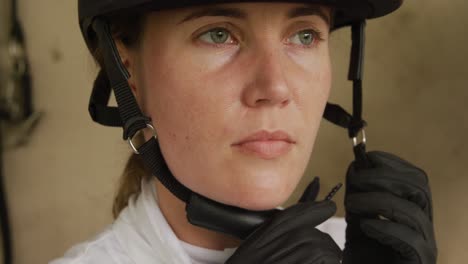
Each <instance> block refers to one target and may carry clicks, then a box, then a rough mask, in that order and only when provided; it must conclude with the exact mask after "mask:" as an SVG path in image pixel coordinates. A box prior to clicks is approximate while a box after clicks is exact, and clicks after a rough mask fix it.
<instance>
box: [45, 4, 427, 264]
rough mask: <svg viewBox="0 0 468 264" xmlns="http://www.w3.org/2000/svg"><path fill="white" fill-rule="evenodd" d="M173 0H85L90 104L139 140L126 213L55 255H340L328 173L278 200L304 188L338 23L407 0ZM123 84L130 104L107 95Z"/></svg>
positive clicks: (110, 258)
mask: <svg viewBox="0 0 468 264" xmlns="http://www.w3.org/2000/svg"><path fill="white" fill-rule="evenodd" d="M160 2H161V1H138V2H137V1H91V0H89V1H85V0H81V1H79V7H80V20H81V21H80V23H81V26H82V30H83V33H84V36H85V39H86V41H87V44H88V46H89V48H90V50H91V51H92V53H93V55H94V57H95V58H96V60H97V61H98V63H99V64H100V66H101V67H102V69H103V71H101V72H100V74H99V76H98V78H97V80H96V83H95V89H94V92H93V97H92V100H91V105H90V106H91V108H90V111H91V114H92V116H93V119H95V120H96V121H98V122H100V123H103V124H106V125H114V126H116V125H121V126H122V127H124V138H125V139H128V140H129V143H130V145H131V147H132V148H133V150H134V151H135V153H136V154H135V155H133V156H132V157H131V158H130V160H129V162H128V164H127V168H126V170H125V173H124V176H123V180H122V185H121V187H120V189H119V193H118V195H117V197H116V200H115V204H114V215H115V217H116V220H115V222H114V224H113V225H112V226H111V227H110V228H109V229H108V230H106V231H104V232H103V233H102V234H100V235H99V236H98V237H97V238H95V239H94V240H92V241H89V242H86V243H83V244H81V245H78V246H76V247H74V248H73V249H72V250H71V251H70V252H69V253H67V255H66V257H65V258H63V259H61V260H57V261H55V262H53V263H54V264H57V263H225V262H226V263H254V262H256V263H334V264H336V263H340V261H341V250H340V249H339V247H338V246H337V245H336V243H335V242H334V240H333V239H332V238H331V237H330V236H329V235H328V234H326V233H323V232H321V231H319V230H318V229H316V226H317V225H319V224H321V223H322V222H324V221H325V220H327V219H329V218H330V217H331V216H333V214H334V213H335V210H336V208H335V205H334V203H333V202H331V201H330V200H325V201H315V198H316V192H317V184H316V182H315V183H314V184H312V185H311V186H310V188H308V189H307V191H306V193H305V194H304V196H303V198H302V199H301V202H299V203H298V204H296V205H294V206H292V207H290V208H287V209H285V210H283V211H279V210H273V209H272V208H276V207H278V206H280V205H281V204H282V203H284V202H285V201H286V199H287V198H288V197H289V196H290V195H291V193H292V192H293V190H294V189H295V188H296V186H297V184H298V182H299V180H300V178H301V177H302V175H303V173H304V170H305V167H306V165H307V162H308V160H309V156H310V153H311V151H312V148H313V145H314V141H315V137H316V134H317V130H318V127H319V124H320V120H321V117H322V115H323V111H324V108H325V106H326V103H327V99H328V95H329V91H330V87H331V69H330V68H331V67H330V57H329V49H328V39H329V34H330V31H331V30H332V29H335V28H337V27H340V26H344V25H347V24H350V23H351V22H353V21H355V20H356V21H360V20H363V19H366V18H371V17H376V16H381V15H384V14H387V13H389V12H391V11H393V10H394V9H396V8H397V7H398V6H399V5H400V4H401V2H400V1H391V0H388V1H380V3H377V1H283V2H277V1H276V2H275V1H263V2H252V3H245V1H242V2H241V1H239V3H236V1H171V2H164V3H160ZM194 2H196V3H194ZM229 2H233V3H229ZM350 2H353V4H351V5H350ZM317 3H320V4H317ZM103 87H104V88H103ZM110 87H112V88H113V89H114V92H115V94H116V97H117V102H118V104H119V112H117V110H116V109H112V108H105V109H104V108H103V107H102V105H101V104H102V102H104V103H105V102H106V101H107V100H108V95H109V89H110ZM106 89H107V90H106ZM103 91H104V95H102V94H100V93H102V92H103ZM130 91H131V92H130ZM133 98H135V100H136V101H134V99H133ZM135 102H136V103H137V104H136V103H135ZM117 114H118V115H117ZM116 116H117V118H116ZM140 131H142V132H143V133H139V132H140ZM156 135H157V141H156V140H155V138H156ZM139 136H141V137H142V139H140V141H142V142H146V143H144V144H142V145H139V146H137V144H136V141H137V140H138V137H139ZM153 136H154V137H153ZM137 154H141V158H140V157H139V156H138V155H137ZM142 163H145V165H146V166H143V165H142ZM152 174H153V175H154V176H156V177H158V179H159V181H156V180H155V179H154V177H153V176H152ZM384 215H385V214H384ZM338 225H339V224H338ZM348 263H350V262H348ZM415 263H416V262H415ZM423 263H426V264H428V262H423Z"/></svg>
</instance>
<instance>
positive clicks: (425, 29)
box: [0, 0, 468, 264]
mask: <svg viewBox="0 0 468 264" xmlns="http://www.w3.org/2000/svg"><path fill="white" fill-rule="evenodd" d="M0 1H2V0H0ZM3 1H4V0H3ZM19 3H20V9H21V16H22V19H23V23H24V25H25V30H26V35H27V41H28V52H29V55H30V60H31V64H32V70H33V74H34V75H33V77H34V89H35V102H36V104H37V108H38V109H39V110H41V111H43V112H44V116H43V119H42V121H41V123H40V124H39V126H38V127H37V129H36V131H35V133H34V134H33V136H32V137H31V139H30V142H29V144H28V145H27V146H24V147H21V148H16V149H9V150H7V152H6V155H5V164H6V168H5V175H6V179H5V181H6V186H7V193H8V198H9V204H10V211H11V218H12V225H13V226H12V227H13V230H12V231H13V234H14V243H15V256H16V263H18V264H29V263H46V262H47V261H48V260H50V259H52V258H54V257H58V256H60V255H61V254H63V252H64V251H65V250H66V249H67V248H69V247H70V246H71V245H73V244H75V243H77V242H79V241H83V240H84V239H87V238H90V237H91V236H93V235H94V234H96V233H97V232H98V231H100V230H102V229H103V228H104V226H105V225H107V224H109V223H110V222H111V214H110V212H111V202H112V195H113V193H114V191H115V186H116V181H117V179H118V176H119V174H120V172H121V170H122V167H123V164H124V161H125V159H126V156H127V155H128V154H129V152H130V151H129V150H128V147H127V146H126V144H125V143H124V142H122V141H121V131H120V130H119V129H110V128H103V127H100V126H97V125H95V124H93V123H91V121H90V119H89V118H88V114H87V103H88V96H89V93H90V89H91V86H90V85H91V82H92V80H93V77H94V75H95V68H94V65H93V63H92V61H91V59H90V58H89V56H88V55H87V50H86V48H85V46H84V43H83V41H82V39H81V36H80V33H79V30H78V26H77V14H76V13H77V11H76V5H77V4H76V1H53V0H42V1H33V0H20V1H19ZM466 10H468V2H466V1H464V0H450V1H436V0H426V1H422V0H413V1H406V3H405V6H404V7H403V8H402V9H401V10H400V11H399V12H398V13H397V14H395V15H394V16H392V17H388V18H385V19H382V20H380V21H373V22H370V23H369V26H368V29H369V30H368V43H367V48H368V49H367V54H366V64H365V83H364V86H365V117H366V119H367V120H368V122H369V124H370V126H369V128H368V129H367V134H368V140H369V148H370V149H379V150H385V151H389V152H393V153H397V154H399V155H401V156H402V157H404V158H406V159H408V160H410V161H412V162H413V163H415V164H417V165H419V166H420V167H422V168H424V169H425V170H426V171H427V172H428V174H429V175H430V178H431V181H432V189H433V194H434V205H435V221H436V229H437V237H438V242H439V248H440V258H439V263H443V264H449V263H463V262H464V261H466V259H467V258H468V251H467V250H466V245H467V244H468V228H466V227H465V224H466V223H468V212H467V211H468V210H467V207H466V204H467V203H468V195H466V191H465V189H466V188H467V187H468V175H467V173H466V169H467V165H466V161H468V146H467V140H466V135H467V134H468V116H467V114H466V113H467V110H468V104H467V103H466V102H467V100H468V66H467V63H466V62H465V60H467V59H468V51H467V44H468V34H467V33H468V32H467V29H466V28H467V26H468V18H467V17H466V14H465V12H466ZM349 44H350V41H349V37H348V31H347V30H343V31H340V32H336V33H335V35H334V36H333V39H332V53H333V61H334V63H335V66H334V70H335V78H334V79H335V83H334V91H333V94H332V101H334V102H339V103H341V104H344V105H346V106H347V107H350V98H351V97H350V95H351V86H350V83H348V82H346V81H345V79H346V71H347V58H348V53H349V50H348V46H349ZM351 158H352V155H351V147H350V142H349V140H348V139H347V137H346V132H345V131H344V130H342V129H339V128H336V127H333V126H332V125H330V124H328V123H323V127H322V130H321V132H320V135H319V138H318V141H317V146H316V149H315V150H314V153H313V156H312V160H311V164H310V168H309V170H308V173H307V175H309V176H310V177H308V178H307V179H304V181H303V182H304V183H305V182H306V181H307V180H309V179H311V178H312V176H313V175H320V176H321V177H322V182H323V185H324V187H323V188H324V192H326V191H328V190H329V189H330V188H331V187H332V185H334V184H335V183H336V182H337V181H343V179H344V173H345V171H346V167H347V165H348V163H349V162H350V160H351ZM302 189H303V188H300V190H298V192H301V191H302ZM342 195H343V191H341V193H340V196H338V198H337V201H340V199H342ZM297 196H298V194H295V195H294V197H293V198H292V200H295V199H296V198H297Z"/></svg>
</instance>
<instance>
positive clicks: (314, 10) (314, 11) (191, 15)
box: [181, 3, 331, 25]
mask: <svg viewBox="0 0 468 264" xmlns="http://www.w3.org/2000/svg"><path fill="white" fill-rule="evenodd" d="M254 11H267V12H269V13H270V14H274V13H277V14H279V15H283V16H285V17H286V18H288V19H292V18H296V17H301V16H318V17H320V18H322V19H323V20H324V21H325V22H327V24H328V25H330V20H331V17H330V16H331V10H330V7H328V6H322V5H315V4H285V3H282V4H281V3H250V4H247V3H239V4H221V5H206V6H201V7H196V8H192V10H190V11H187V10H186V11H185V12H187V13H188V14H187V15H186V16H185V17H184V19H183V20H182V21H181V22H186V21H189V20H192V19H196V18H200V17H203V16H226V17H233V18H238V19H248V18H249V16H250V15H252V13H253V12H254Z"/></svg>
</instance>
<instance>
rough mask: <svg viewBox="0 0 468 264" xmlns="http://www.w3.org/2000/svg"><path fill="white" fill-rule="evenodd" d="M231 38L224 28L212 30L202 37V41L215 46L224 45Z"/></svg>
mask: <svg viewBox="0 0 468 264" xmlns="http://www.w3.org/2000/svg"><path fill="white" fill-rule="evenodd" d="M230 38H231V34H230V33H229V32H228V31H227V30H226V29H224V28H215V29H212V30H210V31H208V32H206V33H204V34H202V35H201V36H200V39H201V40H203V41H205V42H208V43H214V44H224V43H226V42H227V41H228V40H229V39H230Z"/></svg>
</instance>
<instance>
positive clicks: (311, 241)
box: [266, 228, 342, 263]
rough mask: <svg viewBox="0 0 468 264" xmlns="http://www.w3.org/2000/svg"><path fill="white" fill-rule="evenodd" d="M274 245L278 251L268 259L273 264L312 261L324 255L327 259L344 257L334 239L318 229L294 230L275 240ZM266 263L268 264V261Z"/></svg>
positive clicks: (270, 246)
mask: <svg viewBox="0 0 468 264" xmlns="http://www.w3.org/2000/svg"><path fill="white" fill-rule="evenodd" d="M272 243H275V245H274V248H276V250H274V251H272V252H271V253H270V254H269V257H268V259H269V260H271V262H273V263H296V261H298V260H310V259H311V258H312V256H315V257H319V256H320V257H324V255H326V256H327V258H330V257H333V258H335V259H340V258H341V255H342V252H341V249H340V248H339V246H338V245H337V244H336V243H335V241H334V240H333V238H332V237H331V236H330V235H329V234H326V233H323V232H321V231H320V230H318V229H316V228H313V229H308V230H304V229H301V230H292V231H291V232H290V233H285V234H283V235H282V236H281V237H279V238H278V239H275V241H273V242H272ZM268 248H269V249H271V248H272V245H269V246H268ZM273 260H275V261H273ZM266 262H267V263H268V261H266ZM297 263H308V262H307V261H306V262H297ZM314 263H321V262H319V261H317V262H314ZM337 263H339V262H337Z"/></svg>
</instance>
